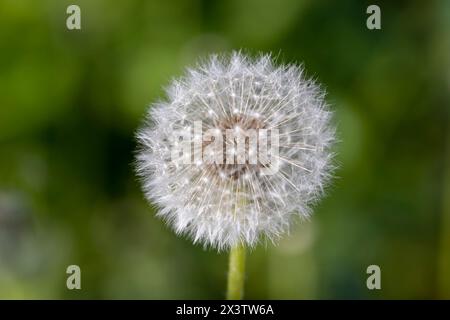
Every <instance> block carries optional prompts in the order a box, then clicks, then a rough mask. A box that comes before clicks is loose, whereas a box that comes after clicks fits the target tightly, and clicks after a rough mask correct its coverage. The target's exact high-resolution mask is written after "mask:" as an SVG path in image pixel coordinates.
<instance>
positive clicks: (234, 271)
mask: <svg viewBox="0 0 450 320" xmlns="http://www.w3.org/2000/svg"><path fill="white" fill-rule="evenodd" d="M244 282H245V247H244V246H243V245H242V244H238V245H236V246H235V247H233V248H232V249H231V250H230V258H229V265H228V285H227V300H241V299H242V298H243V297H244Z"/></svg>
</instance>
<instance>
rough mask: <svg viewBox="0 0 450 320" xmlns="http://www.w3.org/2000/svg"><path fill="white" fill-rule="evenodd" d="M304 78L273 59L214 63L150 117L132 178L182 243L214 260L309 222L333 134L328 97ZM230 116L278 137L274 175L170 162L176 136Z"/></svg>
mask: <svg viewBox="0 0 450 320" xmlns="http://www.w3.org/2000/svg"><path fill="white" fill-rule="evenodd" d="M303 73H304V72H303V69H302V68H301V67H299V66H296V65H283V66H275V65H274V61H273V60H272V58H271V56H270V55H263V56H260V57H259V58H257V59H252V58H249V57H247V56H245V55H244V54H242V53H238V52H234V53H232V54H231V55H228V56H223V57H220V56H216V55H213V56H211V57H210V58H209V59H208V60H207V61H206V62H205V63H203V64H200V65H199V66H198V67H197V68H195V69H189V70H188V71H187V74H186V75H185V76H184V77H182V78H180V79H176V80H174V81H173V82H172V83H171V84H170V86H169V87H168V88H167V90H166V92H167V100H166V101H163V102H159V103H155V104H153V105H152V106H151V107H150V109H149V113H148V119H147V121H146V123H145V125H144V126H143V127H142V128H141V129H140V130H139V132H138V135H137V137H138V140H139V143H140V146H141V147H140V150H139V153H138V156H137V171H138V174H139V175H140V176H141V178H142V181H143V189H144V191H145V195H146V197H147V199H148V200H149V201H150V202H152V203H155V204H156V205H157V206H158V207H159V211H158V215H159V216H161V217H162V218H164V219H165V220H166V221H167V222H168V223H169V224H170V225H171V226H172V227H173V229H174V230H175V231H176V232H177V233H178V234H187V235H189V236H190V237H192V239H193V241H194V243H197V242H200V243H203V244H204V245H205V246H212V247H215V248H217V249H218V250H222V249H228V248H230V247H232V246H234V245H236V244H238V243H243V244H245V245H247V246H250V247H252V246H254V245H255V244H256V243H257V242H258V240H259V239H261V238H262V237H266V238H269V239H271V240H275V239H277V238H278V237H279V236H280V235H282V234H283V233H285V232H287V231H288V230H289V226H290V224H291V223H292V220H293V217H294V216H300V217H304V218H305V217H308V216H309V215H310V213H311V210H310V206H311V204H313V203H314V202H315V201H316V200H318V198H319V197H320V196H321V195H322V194H323V190H324V186H325V184H326V182H327V181H328V180H329V178H330V175H331V171H332V164H331V159H332V153H331V151H330V146H331V145H332V143H333V141H334V136H335V131H334V128H333V127H332V126H331V125H330V120H331V119H330V118H331V112H330V111H329V110H328V109H327V106H326V103H325V102H324V95H325V93H324V92H323V91H322V90H321V89H320V88H319V86H318V85H316V84H315V83H314V82H313V81H312V80H309V79H306V78H305V76H304V74H303ZM236 113H237V114H239V115H240V119H246V118H248V119H255V118H258V119H259V120H258V121H260V122H261V123H264V125H265V126H266V127H268V128H278V130H279V134H280V148H279V159H280V168H279V171H278V172H277V173H276V174H274V175H267V176H262V175H259V174H258V172H257V170H256V171H255V170H250V169H248V170H247V169H244V170H247V171H245V172H246V173H248V174H242V175H239V176H238V177H237V178H236V177H230V176H229V175H228V171H227V172H226V174H219V171H218V170H211V169H210V167H207V166H206V165H205V164H199V163H197V164H182V163H180V162H176V161H172V159H171V141H173V139H174V136H175V134H176V132H177V131H179V130H180V128H183V127H187V126H190V125H192V124H193V122H194V121H199V120H201V121H202V122H203V123H204V124H205V126H206V127H208V128H214V127H215V126H218V123H221V122H222V123H223V122H224V121H226V122H228V123H229V122H232V121H234V120H233V115H235V114H236ZM236 166H237V165H236ZM244 166H245V165H244ZM229 167H232V165H229ZM231 169H233V168H231Z"/></svg>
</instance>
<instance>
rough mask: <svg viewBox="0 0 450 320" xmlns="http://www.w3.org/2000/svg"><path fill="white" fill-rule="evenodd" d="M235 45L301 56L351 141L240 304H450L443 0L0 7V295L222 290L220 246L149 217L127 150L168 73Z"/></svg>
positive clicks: (164, 295) (448, 43) (448, 35)
mask: <svg viewBox="0 0 450 320" xmlns="http://www.w3.org/2000/svg"><path fill="white" fill-rule="evenodd" d="M70 4H78V5H79V6H80V8H81V24H82V29H81V30H79V31H77V30H74V31H69V30H67V28H66V18H67V17H68V15H67V14H66V8H67V6H68V5H70ZM369 4H378V5H379V6H380V7H381V19H382V29H381V30H376V31H371V30H368V29H367V28H366V19H367V17H368V14H366V8H367V6H368V5H369ZM233 49H245V50H246V51H247V52H250V53H252V54H256V53H257V52H259V51H263V52H273V53H275V54H276V55H277V57H278V61H280V62H287V63H289V62H295V63H299V62H303V63H304V64H305V67H306V69H307V73H308V74H309V75H310V76H312V77H315V78H316V79H317V80H318V81H319V82H321V83H323V84H324V86H325V87H326V89H327V91H328V101H329V103H331V104H332V105H333V109H334V110H335V113H336V117H335V120H336V123H337V125H338V127H339V138H340V140H341V142H340V143H339V145H338V146H337V150H336V151H337V152H338V156H337V161H338V163H339V165H340V168H339V170H338V171H337V177H336V179H335V180H334V184H333V185H332V186H331V187H330V188H329V190H328V195H327V197H326V198H325V199H324V200H323V201H322V202H321V203H320V204H319V205H318V206H317V207H316V208H315V215H314V217H313V218H312V220H311V221H310V222H309V223H298V224H297V225H296V226H295V227H294V228H293V229H292V232H291V234H290V235H289V236H287V237H285V238H284V239H283V240H282V241H281V242H280V243H279V244H277V245H276V246H275V245H273V244H270V243H267V244H265V243H263V244H261V245H260V246H259V247H258V248H256V249H255V250H253V251H252V252H251V253H249V255H248V272H247V284H246V297H247V298H253V299H269V298H270V299H284V298H287V299H321V298H331V299H332V298H340V299H347V298H355V299H380V298H387V299H400V298H427V299H428V298H450V122H449V114H450V1H446V0H440V1H438V0H430V1H422V0H417V1H406V0H405V1H369V2H367V1H359V0H346V1H323V0H321V1H317V0H314V1H313V0H283V1H280V0H245V1H242V0H228V1H213V0H202V1H201V0H184V1H167V0H161V1H160V0H158V1H157V0H151V1H143V0H141V1H138V0H128V1H114V2H113V1H107V0H95V1H91V0H89V1H88V0H86V1H75V0H73V1H66V0H62V1H50V0H43V1H32V0H2V1H0V298H6V299H11V298H26V299H30V298H41V299H48V298H58V299H60V298H70V299H88V298H101V299H103V298H124V299H129V298H138V299H197V298H198V299H200V298H204V299H221V298H223V297H224V294H225V283H226V269H227V255H226V254H225V253H220V254H219V253H216V252H214V251H212V250H203V248H202V247H201V246H195V245H193V244H192V243H191V242H190V240H188V239H185V238H180V237H177V236H176V235H174V233H173V232H172V231H171V230H169V228H168V227H166V226H165V224H164V223H163V222H162V221H161V220H159V219H157V218H155V217H154V209H153V208H152V207H151V206H150V205H149V204H148V203H146V201H145V200H144V198H143V195H142V193H141V191H140V186H139V183H138V181H137V179H136V177H135V174H134V172H133V157H134V152H135V150H136V142H135V139H134V133H135V131H136V128H137V127H138V126H139V125H140V123H141V121H142V119H143V115H144V113H145V111H146V109H147V107H148V105H149V104H150V103H151V102H152V101H155V100H156V99H160V98H163V97H164V96H163V89H162V88H163V87H164V86H165V85H167V84H168V82H169V81H170V79H172V78H173V77H175V76H177V75H181V74H182V73H183V69H184V68H185V66H187V65H192V64H194V63H195V61H196V60H197V59H198V58H201V57H204V56H206V55H207V54H209V53H213V52H229V51H231V50H233ZM72 264H77V265H79V266H80V267H81V274H82V279H81V285H82V290H73V291H69V290H68V289H67V288H66V279H67V276H68V275H67V274H66V268H67V266H68V265H72ZM371 264H376V265H379V266H380V268H381V272H382V281H381V286H382V289H381V290H375V291H370V290H368V289H367V287H366V279H367V277H368V275H367V274H366V268H367V267H368V266H369V265H371Z"/></svg>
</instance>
